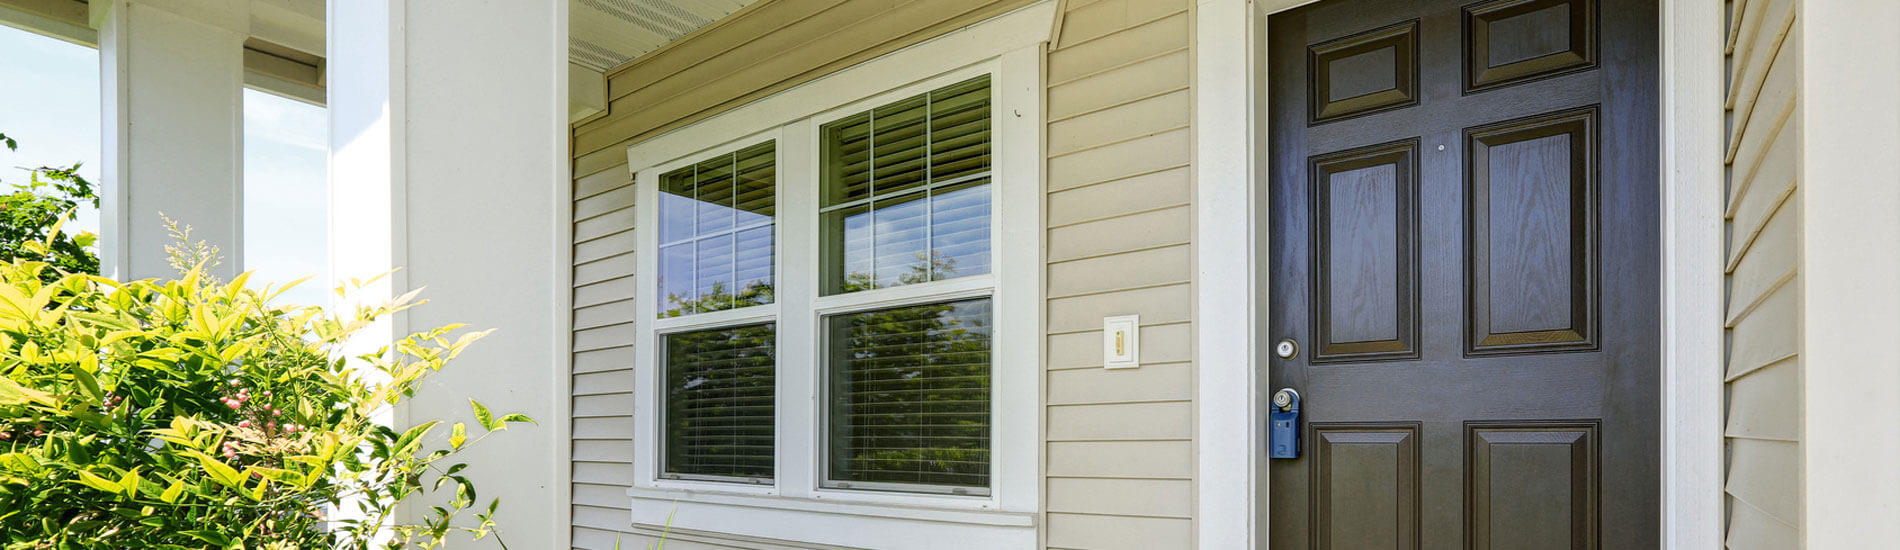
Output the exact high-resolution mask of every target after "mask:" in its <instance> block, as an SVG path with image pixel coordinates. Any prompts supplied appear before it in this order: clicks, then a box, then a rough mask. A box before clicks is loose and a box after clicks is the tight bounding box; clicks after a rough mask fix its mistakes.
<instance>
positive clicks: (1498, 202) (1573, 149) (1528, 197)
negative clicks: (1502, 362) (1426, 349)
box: [1465, 107, 1597, 355]
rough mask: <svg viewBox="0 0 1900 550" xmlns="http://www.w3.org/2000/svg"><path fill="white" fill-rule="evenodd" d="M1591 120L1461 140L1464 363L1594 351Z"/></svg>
mask: <svg viewBox="0 0 1900 550" xmlns="http://www.w3.org/2000/svg"><path fill="white" fill-rule="evenodd" d="M1596 117H1597V111H1596V109H1595V108H1594V107H1592V108H1585V109H1578V110H1574V111H1566V112H1560V113H1556V114H1551V115H1541V116H1536V117H1530V118H1526V119H1519V120H1513V121H1506V122H1503V123H1499V124H1493V125H1488V126H1481V127H1477V128H1473V129H1470V130H1467V131H1466V136H1467V140H1466V141H1467V147H1468V150H1467V154H1468V157H1467V162H1468V163H1469V166H1468V169H1467V170H1466V174H1467V177H1468V179H1467V180H1466V189H1465V190H1466V216H1467V218H1468V219H1467V223H1466V234H1467V242H1466V245H1465V246H1466V258H1467V260H1466V261H1467V266H1466V270H1465V272H1466V273H1465V278H1466V284H1467V290H1468V291H1467V293H1466V297H1467V299H1468V303H1467V308H1466V309H1467V315H1468V320H1467V322H1468V323H1469V329H1468V336H1469V337H1468V341H1467V348H1466V354H1468V355H1494V354H1508V353H1524V352H1541V351H1569V350H1589V349H1596V345H1597V344H1596V332H1597V331H1596V322H1597V296H1596V292H1597V291H1596V276H1597V273H1596V269H1597V266H1596V252H1597V251H1596V230H1597V229H1596V200H1597V199H1596V182H1595V180H1596V173H1597V170H1596V165H1595V162H1596V159H1595V157H1596V126H1597V124H1596Z"/></svg>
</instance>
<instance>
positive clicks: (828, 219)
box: [822, 205, 876, 294]
mask: <svg viewBox="0 0 1900 550" xmlns="http://www.w3.org/2000/svg"><path fill="white" fill-rule="evenodd" d="M822 223H823V224H824V229H823V231H824V234H825V235H829V236H830V237H831V238H829V239H827V240H826V241H825V243H824V248H823V251H822V252H823V254H824V261H825V263H824V267H825V284H826V287H825V294H837V293H840V292H856V291H859V290H865V289H870V288H876V287H875V285H873V284H872V281H871V208H870V206H868V205H859V206H851V207H846V208H841V209H837V210H832V211H830V212H826V213H825V214H824V216H823V217H822Z"/></svg>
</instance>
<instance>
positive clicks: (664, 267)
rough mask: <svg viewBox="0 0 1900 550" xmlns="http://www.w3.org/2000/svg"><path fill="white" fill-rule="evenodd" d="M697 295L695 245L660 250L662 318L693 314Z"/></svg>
mask: <svg viewBox="0 0 1900 550" xmlns="http://www.w3.org/2000/svg"><path fill="white" fill-rule="evenodd" d="M697 295H698V293H695V292H693V243H692V242H691V241H688V242H683V243H680V244H676V245H672V246H667V247H662V248H660V300H661V304H660V316H661V317H678V316H681V315H685V314H688V313H693V312H694V311H695V310H694V309H693V308H695V307H697V304H695V303H694V300H693V297H694V296H697Z"/></svg>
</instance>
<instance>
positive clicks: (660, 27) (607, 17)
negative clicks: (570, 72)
mask: <svg viewBox="0 0 1900 550" xmlns="http://www.w3.org/2000/svg"><path fill="white" fill-rule="evenodd" d="M757 1H758V0H570V2H569V3H568V15H567V18H568V29H567V34H568V39H567V40H568V59H569V60H570V61H573V62H574V63H576V64H579V65H582V66H585V67H588V68H591V69H594V70H597V71H601V72H606V71H607V70H609V69H613V68H614V67H617V66H619V65H620V64H622V63H626V62H628V61H632V60H633V59H634V58H637V57H640V56H641V55H645V54H646V53H648V52H651V51H653V50H657V49H660V47H662V46H665V45H667V44H669V43H672V42H673V41H675V40H679V39H680V38H681V37H684V36H686V35H687V34H690V33H692V32H693V31H695V30H699V29H700V28H702V27H705V26H706V25H710V24H712V22H714V21H718V20H719V19H720V18H722V17H725V16H727V15H730V14H731V13H732V12H735V11H739V9H740V8H744V7H746V6H747V5H750V4H752V3H754V2H757Z"/></svg>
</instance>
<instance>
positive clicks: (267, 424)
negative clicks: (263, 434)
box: [264, 422, 277, 430]
mask: <svg viewBox="0 0 1900 550" xmlns="http://www.w3.org/2000/svg"><path fill="white" fill-rule="evenodd" d="M264 427H266V428H270V429H273V430H275V429H277V423H276V422H269V423H265V424H264Z"/></svg>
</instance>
